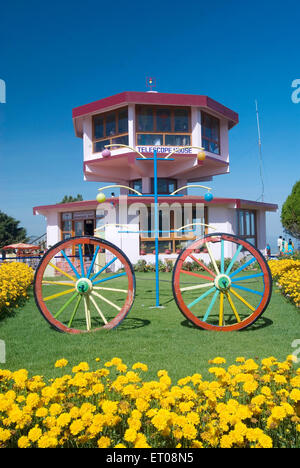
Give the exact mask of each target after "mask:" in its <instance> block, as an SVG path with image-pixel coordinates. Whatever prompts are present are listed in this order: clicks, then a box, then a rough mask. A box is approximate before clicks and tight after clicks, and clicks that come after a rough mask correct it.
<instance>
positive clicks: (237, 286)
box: [231, 282, 264, 296]
mask: <svg viewBox="0 0 300 468" xmlns="http://www.w3.org/2000/svg"><path fill="white" fill-rule="evenodd" d="M231 287H232V288H238V289H243V291H248V292H251V293H253V294H258V295H259V296H263V295H264V293H262V292H260V291H255V290H254V289H250V288H245V287H244V286H240V285H239V284H235V283H234V282H232V283H231Z"/></svg>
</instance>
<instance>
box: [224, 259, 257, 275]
mask: <svg viewBox="0 0 300 468" xmlns="http://www.w3.org/2000/svg"><path fill="white" fill-rule="evenodd" d="M255 260H256V258H255V257H253V258H251V260H249V261H248V262H246V263H245V264H244V265H242V266H241V267H239V268H238V269H237V270H235V271H234V272H233V273H231V275H229V276H230V278H233V277H234V276H235V275H237V274H238V273H240V271H243V270H244V269H245V268H247V267H248V266H250V265H251V263H253V262H255Z"/></svg>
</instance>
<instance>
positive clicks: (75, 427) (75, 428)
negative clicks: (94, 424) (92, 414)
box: [70, 419, 84, 435]
mask: <svg viewBox="0 0 300 468" xmlns="http://www.w3.org/2000/svg"><path fill="white" fill-rule="evenodd" d="M83 429H84V424H83V422H82V420H81V419H75V421H73V422H72V424H71V425H70V432H71V434H73V435H77V434H79V432H81V431H83Z"/></svg>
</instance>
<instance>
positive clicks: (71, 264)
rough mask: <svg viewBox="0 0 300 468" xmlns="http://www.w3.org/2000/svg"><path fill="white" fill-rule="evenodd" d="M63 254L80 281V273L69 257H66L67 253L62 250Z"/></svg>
mask: <svg viewBox="0 0 300 468" xmlns="http://www.w3.org/2000/svg"><path fill="white" fill-rule="evenodd" d="M61 253H62V254H63V256H64V258H65V259H66V260H67V262H68V264H69V265H70V268H71V269H72V270H73V271H74V273H75V275H76V276H77V278H78V279H79V278H80V274H79V273H78V271H77V270H76V268H75V267H74V265H73V263H72V262H71V260H70V259H69V257H68V256H67V255H66V253H65V252H64V250H61Z"/></svg>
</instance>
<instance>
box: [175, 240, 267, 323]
mask: <svg viewBox="0 0 300 468" xmlns="http://www.w3.org/2000/svg"><path fill="white" fill-rule="evenodd" d="M197 249H200V254H196V253H195V250H197ZM197 252H199V250H197ZM216 259H218V260H216ZM271 294H272V277H271V273H270V270H269V267H268V264H267V262H266V260H265V259H264V257H263V256H262V254H261V253H260V252H259V251H258V250H257V249H256V248H255V247H254V246H253V245H251V244H250V243H249V242H247V241H245V240H243V239H240V238H238V237H237V236H234V235H231V234H225V233H218V234H209V235H206V236H204V237H203V238H201V239H198V240H196V241H194V242H193V243H192V244H191V245H190V246H189V247H187V248H186V249H185V250H184V251H183V252H182V253H181V254H180V255H179V256H178V258H177V261H176V264H175V266H174V270H173V295H174V298H175V301H176V303H177V305H178V307H179V309H180V311H181V312H182V313H183V315H184V316H185V317H186V318H187V319H188V320H189V321H190V322H192V323H193V324H194V325H196V326H197V327H200V328H204V329H206V330H222V331H233V330H242V329H243V328H246V327H248V326H249V325H251V324H253V323H254V322H255V321H256V320H257V319H258V318H259V317H260V316H261V315H262V314H263V312H264V311H265V309H266V308H267V306H268V303H269V301H270V298H271Z"/></svg>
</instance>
